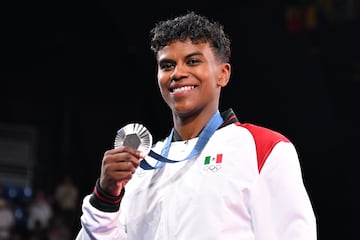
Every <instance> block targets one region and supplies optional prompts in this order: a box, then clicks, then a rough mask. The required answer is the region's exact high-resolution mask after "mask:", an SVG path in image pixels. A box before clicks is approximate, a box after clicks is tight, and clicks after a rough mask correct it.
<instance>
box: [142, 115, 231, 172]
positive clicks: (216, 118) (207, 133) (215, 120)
mask: <svg viewBox="0 0 360 240" xmlns="http://www.w3.org/2000/svg"><path fill="white" fill-rule="evenodd" d="M223 121H224V120H223V119H222V117H221V115H220V112H219V111H216V112H215V114H214V115H213V116H212V117H211V119H210V120H209V122H208V123H207V124H206V126H205V127H204V129H203V130H202V131H201V133H200V135H199V139H198V141H197V142H196V144H195V146H194V148H193V149H192V151H191V152H190V153H189V155H188V156H187V157H185V158H184V159H181V160H171V159H168V158H167V156H168V155H169V151H170V145H171V140H172V138H173V135H174V128H172V130H171V132H170V135H169V136H168V138H167V139H166V142H165V145H164V147H163V149H162V150H161V154H158V153H156V152H154V151H153V150H150V152H149V154H148V156H150V157H152V158H154V159H156V160H157V161H158V162H157V163H156V164H155V166H152V165H150V164H149V163H148V162H147V161H146V159H143V160H141V161H140V167H141V168H142V169H145V170H150V169H157V168H161V167H163V166H164V165H165V163H175V162H179V161H184V160H188V159H191V158H193V157H195V156H197V155H199V154H200V152H201V151H202V150H203V148H204V147H205V145H206V144H207V142H208V141H209V139H210V137H211V136H212V135H213V134H214V132H215V131H216V129H218V128H219V127H220V125H221V124H222V123H223Z"/></svg>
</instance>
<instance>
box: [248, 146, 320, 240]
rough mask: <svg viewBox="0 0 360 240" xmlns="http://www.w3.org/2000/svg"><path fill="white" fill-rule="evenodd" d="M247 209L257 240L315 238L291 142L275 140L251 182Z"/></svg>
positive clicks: (312, 239) (312, 220)
mask: <svg viewBox="0 0 360 240" xmlns="http://www.w3.org/2000/svg"><path fill="white" fill-rule="evenodd" d="M250 201H251V212H252V215H253V218H254V223H253V224H254V226H253V227H254V231H255V236H256V239H257V240H316V239H317V230H316V228H317V226H316V218H315V214H314V211H313V208H312V204H311V201H310V198H309V196H308V193H307V191H306V188H305V185H304V182H303V178H302V172H301V168H300V162H299V158H298V155H297V152H296V150H295V147H294V146H293V144H292V143H291V142H282V141H281V142H279V143H277V144H276V145H275V146H274V148H273V149H272V151H271V152H270V154H269V155H268V157H267V159H266V161H265V162H264V165H263V167H262V169H261V171H260V173H259V178H258V180H257V182H256V183H255V185H254V188H253V191H252V194H251V197H250Z"/></svg>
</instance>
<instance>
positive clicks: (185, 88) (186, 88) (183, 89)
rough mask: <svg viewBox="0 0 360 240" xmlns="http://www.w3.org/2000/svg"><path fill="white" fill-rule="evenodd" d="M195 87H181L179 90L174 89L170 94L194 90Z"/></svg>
mask: <svg viewBox="0 0 360 240" xmlns="http://www.w3.org/2000/svg"><path fill="white" fill-rule="evenodd" d="M194 88H195V86H183V87H179V88H174V89H172V91H171V92H173V93H178V92H185V91H190V90H191V89H194Z"/></svg>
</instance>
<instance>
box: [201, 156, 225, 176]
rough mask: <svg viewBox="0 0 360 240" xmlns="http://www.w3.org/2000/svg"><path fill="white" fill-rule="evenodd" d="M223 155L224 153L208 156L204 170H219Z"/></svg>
mask: <svg viewBox="0 0 360 240" xmlns="http://www.w3.org/2000/svg"><path fill="white" fill-rule="evenodd" d="M222 157H223V155H222V153H219V154H216V155H212V156H206V157H205V159H204V167H203V170H204V171H205V172H218V171H219V170H220V169H221V164H222Z"/></svg>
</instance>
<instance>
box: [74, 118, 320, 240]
mask: <svg viewBox="0 0 360 240" xmlns="http://www.w3.org/2000/svg"><path fill="white" fill-rule="evenodd" d="M196 140H197V139H193V140H190V141H188V142H174V143H172V145H171V149H170V153H169V158H170V159H182V158H183V157H185V156H186V155H187V154H189V152H190V151H191V149H192V147H193V146H194V145H195V143H196ZM162 144H163V143H158V144H157V146H156V147H155V149H153V150H154V151H156V152H160V151H161V148H162ZM218 154H222V161H221V163H218V164H216V163H215V162H211V163H210V164H204V163H205V158H206V156H211V157H213V158H215V157H216V156H217V155H218ZM82 210H83V215H82V217H81V222H82V226H83V228H82V230H81V231H80V232H79V235H78V237H77V239H78V240H80V239H83V240H85V239H102V240H107V239H129V240H189V239H195V240H235V239H241V240H255V239H256V240H315V239H316V238H317V234H316V219H315V216H314V212H313V209H312V206H311V202H310V199H309V197H308V195H307V192H306V189H305V186H304V184H303V180H302V175H301V168H300V162H299V159H298V155H297V153H296V150H295V148H294V146H293V145H292V144H291V143H289V142H280V143H278V144H277V145H276V146H275V147H274V148H273V149H272V151H271V153H270V154H269V156H268V158H267V159H266V162H265V164H264V165H263V168H262V169H261V172H260V173H259V170H258V164H257V158H256V149H255V143H254V139H253V136H252V135H251V134H250V132H249V131H248V130H247V129H246V128H244V127H241V126H237V125H235V124H231V125H228V126H226V127H223V128H221V129H219V130H217V131H216V133H215V134H214V135H213V137H212V138H211V139H210V141H209V142H208V144H207V145H206V147H205V149H204V150H203V151H202V153H201V155H200V156H199V157H198V158H197V159H191V160H188V161H182V162H178V163H168V164H165V166H164V167H163V168H161V169H157V170H142V169H140V168H139V169H137V172H136V174H134V176H133V178H132V180H131V181H129V183H128V184H127V186H126V192H125V196H124V198H123V200H122V203H121V208H120V212H118V213H104V212H101V211H99V210H97V209H95V208H94V207H92V206H91V205H90V203H89V197H86V198H85V199H84V201H83V209H82ZM125 232H126V233H125Z"/></svg>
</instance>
